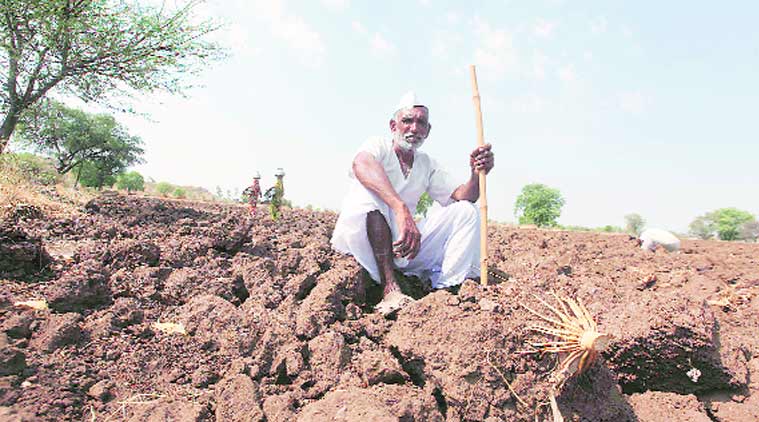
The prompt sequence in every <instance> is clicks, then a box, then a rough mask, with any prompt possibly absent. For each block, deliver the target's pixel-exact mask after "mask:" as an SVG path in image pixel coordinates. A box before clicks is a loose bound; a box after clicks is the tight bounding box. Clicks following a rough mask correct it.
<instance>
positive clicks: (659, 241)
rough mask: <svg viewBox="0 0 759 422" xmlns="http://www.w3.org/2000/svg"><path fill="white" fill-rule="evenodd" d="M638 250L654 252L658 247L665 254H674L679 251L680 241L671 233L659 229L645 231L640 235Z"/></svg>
mask: <svg viewBox="0 0 759 422" xmlns="http://www.w3.org/2000/svg"><path fill="white" fill-rule="evenodd" d="M639 241H640V248H641V249H645V250H649V251H654V250H656V248H657V247H658V246H661V247H663V248H664V249H666V250H667V252H674V251H677V250H679V249H680V239H678V238H677V237H676V236H675V235H673V234H672V233H670V232H668V231H666V230H661V229H647V230H645V231H643V233H641V234H640V237H639Z"/></svg>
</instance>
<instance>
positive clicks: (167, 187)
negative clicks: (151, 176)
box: [155, 182, 174, 196]
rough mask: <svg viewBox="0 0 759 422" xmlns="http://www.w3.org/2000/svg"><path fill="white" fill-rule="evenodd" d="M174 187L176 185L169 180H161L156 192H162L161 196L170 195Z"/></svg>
mask: <svg viewBox="0 0 759 422" xmlns="http://www.w3.org/2000/svg"><path fill="white" fill-rule="evenodd" d="M172 189H174V186H173V185H172V184H171V183H169V182H161V183H159V184H157V185H156V187H155V190H156V192H158V193H159V194H161V196H168V195H169V192H171V190H172Z"/></svg>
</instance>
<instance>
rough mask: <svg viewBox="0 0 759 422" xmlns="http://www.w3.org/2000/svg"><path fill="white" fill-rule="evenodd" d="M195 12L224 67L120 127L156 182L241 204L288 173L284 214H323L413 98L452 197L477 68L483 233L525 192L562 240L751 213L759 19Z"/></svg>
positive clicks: (422, 8)
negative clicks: (214, 24) (641, 222)
mask: <svg viewBox="0 0 759 422" xmlns="http://www.w3.org/2000/svg"><path fill="white" fill-rule="evenodd" d="M198 15H199V17H200V18H204V17H213V18H215V19H219V20H222V21H224V22H225V23H226V26H225V29H224V30H223V31H220V32H219V33H218V34H216V35H215V37H216V38H217V39H218V40H219V41H220V42H221V43H223V44H224V45H226V46H227V47H228V48H229V49H230V52H231V54H232V56H231V57H230V58H229V59H228V60H226V61H224V62H222V63H218V64H215V65H213V66H212V67H211V68H210V69H209V70H207V71H204V72H203V73H202V74H201V75H200V76H199V77H198V78H197V80H196V82H197V83H198V84H199V85H201V87H199V88H195V89H192V90H190V91H188V93H187V94H188V96H187V98H179V97H168V96H164V95H156V96H146V97H144V98H140V99H139V101H138V102H136V103H135V108H137V109H138V110H139V111H143V112H146V113H148V114H149V115H150V119H144V118H140V117H136V116H119V118H120V120H121V121H122V122H124V123H125V124H127V126H128V127H129V128H130V130H131V131H132V132H133V133H135V134H138V135H140V136H141V137H142V138H143V140H144V141H145V147H146V148H145V149H146V159H147V163H146V164H144V165H141V166H139V167H138V170H139V171H141V172H143V173H144V174H145V175H147V176H150V177H153V178H154V179H156V180H159V181H160V180H165V181H169V182H172V183H176V184H191V185H200V186H204V187H206V188H208V189H209V190H211V191H214V190H215V188H216V186H221V187H222V188H224V189H230V188H232V189H233V188H239V189H242V188H244V187H245V186H247V185H248V184H249V183H250V178H251V175H252V174H253V172H254V171H256V170H258V171H260V172H261V173H262V175H263V184H264V185H265V186H269V185H272V184H273V180H274V176H273V174H274V170H275V169H276V168H277V167H284V169H285V171H286V173H287V176H286V177H285V185H286V192H287V196H288V197H289V198H290V199H291V200H292V201H293V202H294V203H295V204H297V205H301V206H305V205H308V204H310V205H313V206H316V207H321V208H329V209H334V210H337V209H339V207H340V203H341V200H342V196H343V195H344V194H345V193H346V191H347V172H348V169H349V166H350V161H351V159H352V157H353V155H354V153H355V151H356V148H357V147H358V146H359V145H360V144H361V143H362V142H363V141H364V140H365V139H366V138H367V137H369V136H372V135H384V134H387V133H388V129H387V127H388V119H389V117H390V113H391V112H392V111H393V106H394V105H395V103H396V102H397V100H398V98H399V97H400V96H401V95H402V94H403V93H404V92H405V91H407V90H415V91H416V92H417V94H418V95H419V97H421V98H422V99H424V100H425V102H426V103H427V104H428V105H429V108H430V113H431V115H430V119H431V122H432V124H433V130H432V133H431V135H430V138H429V139H428V141H427V142H426V143H425V145H424V147H423V148H424V150H425V151H426V152H428V153H430V154H431V155H433V156H434V157H436V158H437V159H438V160H439V161H441V162H442V163H443V164H444V165H445V166H446V167H448V168H449V170H450V172H451V173H452V174H453V175H455V176H456V177H458V178H460V179H461V180H462V182H463V181H464V180H465V178H466V177H467V175H468V167H467V156H468V154H469V152H470V151H471V149H472V148H474V146H475V144H476V129H475V119H474V111H473V107H472V100H471V95H472V94H471V86H470V81H469V75H468V65H469V64H475V65H477V72H478V77H479V82H480V93H481V97H482V109H483V116H484V124H485V137H486V139H488V140H489V141H490V142H492V143H493V145H494V151H495V153H496V168H495V169H494V170H493V171H492V172H491V174H490V176H489V178H488V204H489V211H490V217H491V218H492V219H494V220H497V221H502V222H508V221H514V216H513V204H514V201H515V200H516V197H517V195H518V194H519V191H520V190H521V188H522V187H523V186H524V185H526V184H528V183H544V184H547V185H549V186H551V187H554V188H558V189H559V190H560V191H561V192H562V194H563V196H564V198H565V199H566V205H565V207H564V210H563V213H562V216H561V218H560V220H559V221H560V223H562V224H571V225H583V226H593V227H595V226H603V225H606V224H612V225H623V224H624V220H623V217H624V215H625V214H628V213H632V212H635V213H639V214H641V215H642V216H643V217H644V218H645V219H646V220H647V221H648V223H649V224H648V225H649V226H650V227H661V228H667V229H671V230H677V231H686V230H687V225H688V223H689V222H690V221H691V220H693V218H695V217H696V216H698V215H700V214H703V213H705V212H708V211H711V210H713V209H716V208H721V207H738V208H741V209H745V210H747V211H750V212H752V213H755V214H756V213H759V195H757V190H758V189H757V187H758V186H759V171H757V165H756V164H757V158H758V157H759V129H757V124H756V120H757V119H756V117H754V118H753V119H752V116H755V115H756V114H757V111H756V110H757V109H759V107H758V106H759V104H757V102H758V99H759V80H758V79H757V75H759V29H758V28H757V25H756V18H757V17H758V16H759V3H756V2H750V1H733V2H724V3H715V2H706V1H688V2H686V1H672V2H654V1H636V2H632V1H627V2H622V1H582V2H580V1H570V0H566V1H562V0H542V1H541V0H537V1H515V0H514V1H471V2H453V1H440V0H426V1H421V0H407V1H391V0H388V1H382V2H380V1H358V0H311V1H286V0H279V1H277V0H251V1H243V0H210V1H208V2H207V3H206V4H204V5H203V6H202V8H201V9H199V10H198Z"/></svg>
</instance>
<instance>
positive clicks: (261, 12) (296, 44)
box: [255, 0, 327, 67]
mask: <svg viewBox="0 0 759 422" xmlns="http://www.w3.org/2000/svg"><path fill="white" fill-rule="evenodd" d="M255 9H256V12H257V14H258V16H260V17H261V18H263V19H264V20H265V21H266V22H267V23H269V26H270V30H271V33H272V35H274V36H275V37H277V38H279V39H281V40H283V41H284V42H285V43H286V44H287V45H288V46H289V47H290V48H292V49H293V50H295V51H296V52H297V53H298V54H299V58H300V60H301V61H302V62H303V63H304V64H306V65H308V66H312V67H320V66H321V65H322V64H324V60H325V56H326V54H327V47H326V46H325V44H324V41H322V36H321V34H320V33H319V32H317V31H316V30H314V29H313V28H312V27H311V26H310V25H309V24H308V22H306V21H305V20H304V19H303V18H302V17H300V16H299V15H296V14H294V13H290V12H289V11H287V10H285V5H284V2H283V1H282V0H261V1H257V2H256V4H255Z"/></svg>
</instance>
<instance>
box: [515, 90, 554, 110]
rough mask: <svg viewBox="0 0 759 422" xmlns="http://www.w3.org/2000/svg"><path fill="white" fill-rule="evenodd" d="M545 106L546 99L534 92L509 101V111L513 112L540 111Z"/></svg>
mask: <svg viewBox="0 0 759 422" xmlns="http://www.w3.org/2000/svg"><path fill="white" fill-rule="evenodd" d="M545 107H546V100H545V99H544V98H543V97H540V96H538V95H536V94H529V95H526V96H523V97H520V98H515V99H513V100H512V101H511V103H510V108H511V111H513V112H515V113H541V112H543V111H544V110H545Z"/></svg>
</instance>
